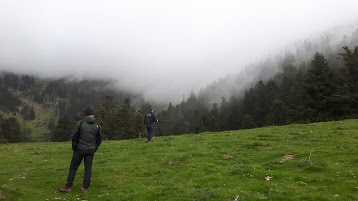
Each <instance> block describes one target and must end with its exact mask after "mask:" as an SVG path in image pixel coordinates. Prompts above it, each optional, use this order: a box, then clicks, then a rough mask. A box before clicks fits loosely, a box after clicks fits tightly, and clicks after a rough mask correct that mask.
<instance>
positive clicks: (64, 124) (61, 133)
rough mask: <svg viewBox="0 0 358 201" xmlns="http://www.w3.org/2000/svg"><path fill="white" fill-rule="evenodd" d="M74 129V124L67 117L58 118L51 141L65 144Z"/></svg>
mask: <svg viewBox="0 0 358 201" xmlns="http://www.w3.org/2000/svg"><path fill="white" fill-rule="evenodd" d="M73 129H74V123H73V122H71V121H70V119H69V118H68V116H67V115H64V116H62V117H60V119H59V120H58V121H57V125H56V128H55V130H54V132H53V135H52V141H55V142H65V141H69V140H70V139H71V136H72V132H73Z"/></svg>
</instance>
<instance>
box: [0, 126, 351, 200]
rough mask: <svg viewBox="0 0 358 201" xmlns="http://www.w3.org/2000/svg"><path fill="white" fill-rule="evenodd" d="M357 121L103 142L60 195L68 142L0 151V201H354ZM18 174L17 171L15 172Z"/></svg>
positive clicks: (14, 146) (6, 147) (21, 145)
mask: <svg viewBox="0 0 358 201" xmlns="http://www.w3.org/2000/svg"><path fill="white" fill-rule="evenodd" d="M357 136H358V120H357V119H351V120H344V121H334V122H324V123H313V124H292V125H286V126H271V127H264V128H257V129H248V130H238V131H235V130H233V131H226V132H214V133H211V132H205V133H201V134H199V135H194V134H187V135H180V136H165V137H155V138H154V142H153V143H145V142H144V139H132V140H121V141H104V142H103V145H102V146H101V147H100V149H99V151H98V152H97V154H96V156H95V159H94V167H93V168H94V169H93V177H92V185H91V187H90V189H89V192H88V193H86V194H82V193H80V192H79V188H80V185H81V182H82V181H81V180H82V176H83V166H81V167H80V168H79V171H78V174H77V177H76V180H75V184H74V191H73V192H71V193H69V194H61V193H58V192H57V190H58V188H60V187H62V186H63V185H64V182H65V179H66V175H67V171H68V165H69V161H70V157H71V150H70V142H64V143H44V142H42V143H18V144H0V153H1V155H0V160H1V163H0V181H1V184H0V200H2V201H10V200H27V201H31V200H34V201H38V200H88V201H90V200H96V201H101V200H106V201H109V200H113V201H118V200H136V201H139V200H143V201H147V200H161V201H162V200H170V201H173V200H178V201H182V200H196V201H199V200H218V201H223V200H228V201H229V200H230V201H232V200H285V201H286V200H298V201H300V200H358V194H357V188H358V185H357V184H358V181H357V175H358V158H357V153H358V147H357V143H358V137H357ZM14 167H16V168H14Z"/></svg>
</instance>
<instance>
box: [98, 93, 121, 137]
mask: <svg viewBox="0 0 358 201" xmlns="http://www.w3.org/2000/svg"><path fill="white" fill-rule="evenodd" d="M119 108H120V107H119V106H118V104H117V103H115V102H114V101H113V96H106V100H105V102H104V103H103V104H101V105H100V106H99V107H98V109H97V112H96V118H97V120H98V122H99V123H100V124H101V126H102V130H103V133H104V135H105V136H106V137H107V138H108V139H110V140H119V139H121V136H120V131H121V127H120V126H121V125H120V122H119V118H118V117H119Z"/></svg>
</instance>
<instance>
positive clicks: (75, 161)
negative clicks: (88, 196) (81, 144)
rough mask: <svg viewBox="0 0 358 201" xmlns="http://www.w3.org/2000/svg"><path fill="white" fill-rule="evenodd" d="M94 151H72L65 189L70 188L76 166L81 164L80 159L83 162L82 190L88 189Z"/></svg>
mask: <svg viewBox="0 0 358 201" xmlns="http://www.w3.org/2000/svg"><path fill="white" fill-rule="evenodd" d="M94 153H95V150H94V149H92V150H78V151H74V152H73V155H72V159H71V164H70V169H69V171H68V176H67V183H66V188H72V186H73V181H74V179H75V176H76V172H77V169H78V166H79V165H80V164H81V162H82V159H84V161H85V174H84V177H83V183H82V187H83V188H86V189H87V188H88V187H89V186H90V184H91V175H92V161H93V157H94Z"/></svg>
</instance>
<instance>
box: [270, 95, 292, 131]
mask: <svg viewBox="0 0 358 201" xmlns="http://www.w3.org/2000/svg"><path fill="white" fill-rule="evenodd" d="M287 114H288V107H287V106H285V104H284V103H283V102H282V101H280V100H274V101H273V102H272V105H271V108H270V113H269V115H268V116H267V119H266V125H284V124H286V123H287Z"/></svg>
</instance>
